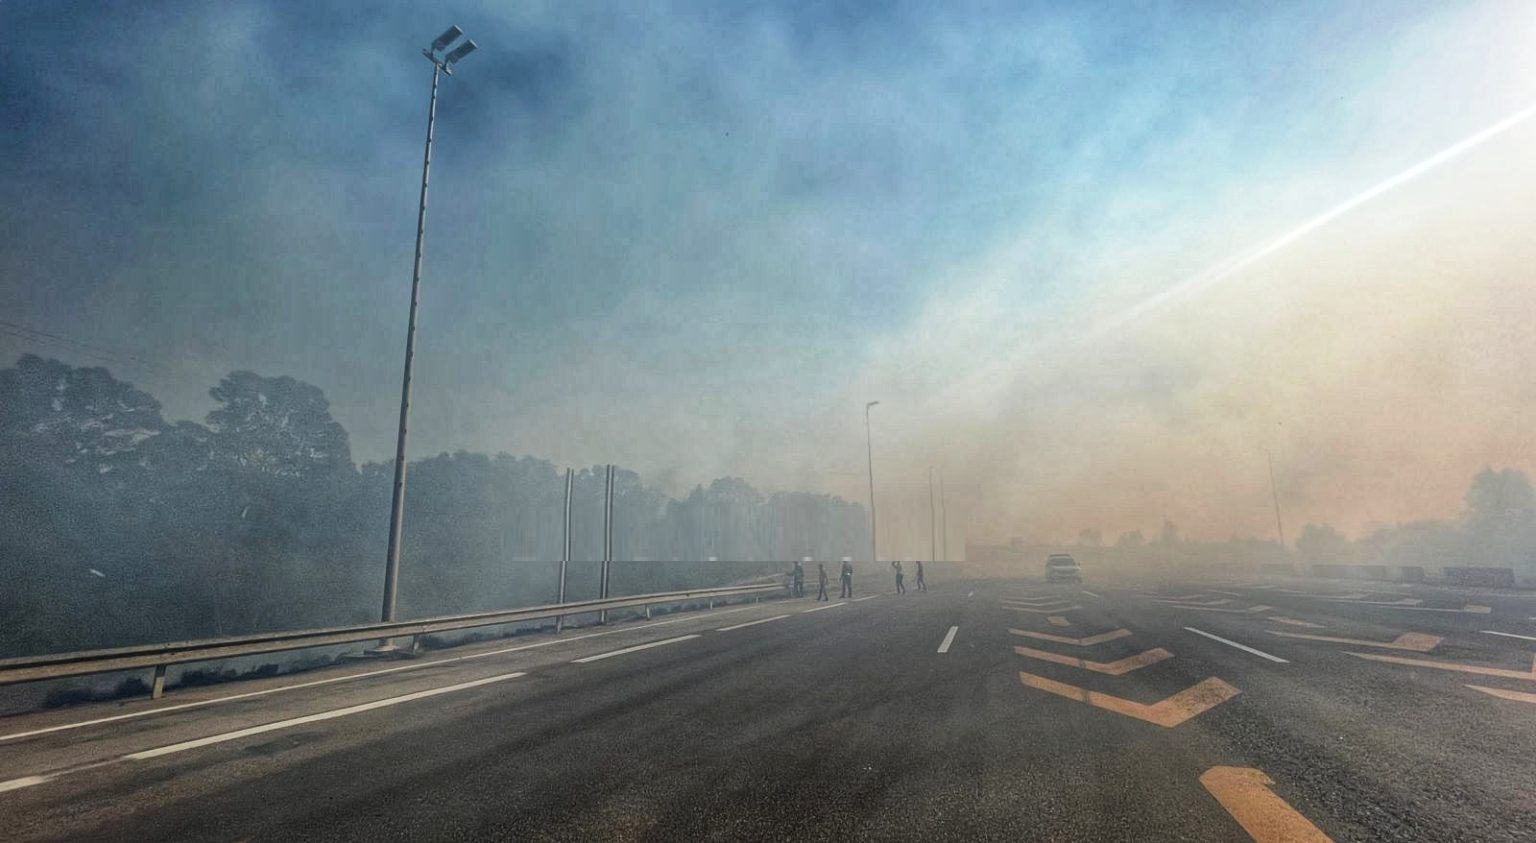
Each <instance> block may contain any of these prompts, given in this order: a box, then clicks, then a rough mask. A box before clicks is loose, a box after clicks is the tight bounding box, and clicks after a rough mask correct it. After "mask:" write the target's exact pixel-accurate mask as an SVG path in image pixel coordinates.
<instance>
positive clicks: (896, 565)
mask: <svg viewBox="0 0 1536 843" xmlns="http://www.w3.org/2000/svg"><path fill="white" fill-rule="evenodd" d="M891 569H892V570H894V571H895V572H896V593H897V594H906V593H907V587H906V586H905V585H903V584H902V582H901V581H902V578H903V577H902V573H901V560H900V559H895V560H892V562H891Z"/></svg>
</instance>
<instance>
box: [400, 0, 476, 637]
mask: <svg viewBox="0 0 1536 843" xmlns="http://www.w3.org/2000/svg"><path fill="white" fill-rule="evenodd" d="M463 34H464V31H463V30H461V29H459V28H458V27H457V26H450V27H449V28H448V29H447V31H445V32H444V33H443V34H442V35H439V36H437V39H436V40H435V41H433V42H432V46H430V47H428V48H427V49H425V50H422V51H421V53H422V55H424V56H426V57H427V60H428V61H430V62H432V97H431V99H430V100H428V102H427V146H426V151H425V152H423V153H422V158H421V204H420V205H419V206H418V207H417V209H416V259H415V262H414V264H413V265H412V268H411V315H410V318H409V320H408V321H407V322H406V329H405V372H404V374H403V375H402V377H401V383H400V433H399V436H398V438H397V439H396V441H395V483H394V495H393V499H392V500H391V503H390V510H389V551H388V555H387V556H386V558H385V563H384V606H383V610H382V611H381V612H380V615H381V618H380V619H381V620H382V621H384V622H386V623H388V622H389V621H392V620H394V619H395V598H396V595H397V593H398V591H399V587H400V539H401V535H402V534H403V532H404V530H405V440H406V430H407V428H408V426H409V422H410V417H411V366H412V363H413V362H414V361H415V358H416V311H417V308H418V307H419V305H420V302H421V254H422V246H423V245H424V244H425V241H426V233H427V182H428V177H429V176H430V174H431V172H432V129H433V127H434V125H435V124H436V122H437V84H438V81H439V80H440V79H441V77H442V75H443V74H444V73H446V74H448V75H449V76H452V75H453V65H455V64H457V63H458V62H459V60H460V59H462V58H464V57H465V56H467V55H469V54H470V53H472V52H474V51H475V47H476V45H475V42H474V41H468V40H466V41H465V42H464V43H462V44H460V45H459V46H458V47H455V48H454V50H453V51H452V52H450V53H448V54H447V55H440V54H441V53H442V51H443V50H445V49H447V48H448V45H450V44H452V43H453V42H455V41H457V40H459V36H461V35H463ZM389 646H390V645H389V642H387V641H386V642H384V644H383V645H382V646H381V648H380V649H386V650H387V649H389Z"/></svg>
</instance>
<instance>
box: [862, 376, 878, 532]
mask: <svg viewBox="0 0 1536 843" xmlns="http://www.w3.org/2000/svg"><path fill="white" fill-rule="evenodd" d="M879 403H880V402H879V401H871V402H869V403H868V404H865V405H864V450H865V451H866V452H867V453H868V455H869V561H871V562H879V561H880V553H879V549H878V548H879V545H878V543H877V540H876V539H875V445H874V440H873V439H872V438H871V437H870V435H869V408H870V407H873V406H875V405H876V404H879Z"/></svg>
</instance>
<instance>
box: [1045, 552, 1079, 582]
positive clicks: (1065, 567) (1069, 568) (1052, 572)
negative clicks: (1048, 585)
mask: <svg viewBox="0 0 1536 843" xmlns="http://www.w3.org/2000/svg"><path fill="white" fill-rule="evenodd" d="M1045 581H1046V582H1075V583H1080V582H1082V581H1083V567H1082V566H1081V565H1079V564H1077V560H1076V559H1073V558H1072V556H1071V554H1068V553H1052V554H1051V555H1050V556H1047V557H1046V558H1045Z"/></svg>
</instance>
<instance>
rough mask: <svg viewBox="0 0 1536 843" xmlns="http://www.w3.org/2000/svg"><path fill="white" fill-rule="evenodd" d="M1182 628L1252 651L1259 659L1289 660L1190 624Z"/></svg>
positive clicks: (1284, 661)
mask: <svg viewBox="0 0 1536 843" xmlns="http://www.w3.org/2000/svg"><path fill="white" fill-rule="evenodd" d="M1184 628H1185V629H1187V630H1189V631H1190V632H1193V633H1194V634H1196V635H1204V636H1205V637H1206V638H1209V639H1211V640H1212V641H1220V642H1221V643H1223V644H1225V645H1227V646H1228V647H1236V648H1237V649H1239V650H1242V651H1243V652H1245V653H1252V654H1254V655H1255V656H1258V657H1259V658H1261V659H1269V660H1270V661H1272V662H1278V663H1279V664H1290V662H1289V661H1286V660H1285V659H1282V658H1280V657H1279V656H1272V655H1270V654H1269V653H1266V652H1264V651H1263V650H1255V649H1253V648H1252V647H1250V646H1248V645H1247V644H1239V643H1237V642H1236V641H1228V640H1227V639H1225V638H1222V637H1221V636H1220V635H1212V634H1210V633H1209V632H1206V631H1205V630H1202V629H1195V628H1194V627H1192V626H1186V627H1184Z"/></svg>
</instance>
